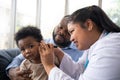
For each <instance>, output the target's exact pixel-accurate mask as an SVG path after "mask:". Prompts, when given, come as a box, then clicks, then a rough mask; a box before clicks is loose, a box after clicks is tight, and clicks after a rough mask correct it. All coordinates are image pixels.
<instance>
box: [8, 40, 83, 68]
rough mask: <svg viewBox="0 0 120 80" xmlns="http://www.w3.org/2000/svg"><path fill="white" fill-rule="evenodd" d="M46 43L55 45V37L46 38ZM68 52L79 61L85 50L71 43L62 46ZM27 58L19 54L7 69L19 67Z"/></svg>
mask: <svg viewBox="0 0 120 80" xmlns="http://www.w3.org/2000/svg"><path fill="white" fill-rule="evenodd" d="M45 42H46V43H52V44H54V45H56V44H55V43H54V41H53V39H46V40H45ZM61 49H62V50H63V51H64V52H65V53H66V54H68V55H69V56H71V58H72V59H73V60H74V61H78V59H79V57H81V56H82V53H83V51H80V50H78V49H77V48H76V46H75V45H74V44H73V43H71V45H70V46H68V47H65V48H61ZM24 59H25V58H24V57H23V55H22V54H20V55H18V56H17V57H15V58H14V59H13V61H12V62H11V63H10V64H9V65H8V67H7V68H6V70H9V69H10V68H13V67H18V66H19V65H20V64H21V62H22V61H23V60H24Z"/></svg>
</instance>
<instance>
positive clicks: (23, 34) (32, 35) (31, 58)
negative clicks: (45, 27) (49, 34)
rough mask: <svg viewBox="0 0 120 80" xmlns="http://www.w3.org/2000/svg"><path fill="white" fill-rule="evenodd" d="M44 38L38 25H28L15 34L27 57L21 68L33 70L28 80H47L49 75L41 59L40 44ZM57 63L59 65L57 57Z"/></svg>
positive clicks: (18, 44) (17, 42)
mask: <svg viewBox="0 0 120 80" xmlns="http://www.w3.org/2000/svg"><path fill="white" fill-rule="evenodd" d="M42 40H43V38H42V35H41V32H40V30H39V29H37V28H36V27H32V26H27V27H23V28H22V29H20V30H19V31H18V32H17V33H16V34H15V41H16V44H17V46H18V47H19V48H20V50H21V52H22V54H23V56H24V57H25V58H26V59H25V60H24V61H23V62H22V63H21V65H20V70H23V71H26V70H31V71H32V73H31V74H30V75H28V76H29V79H28V80H47V79H48V76H47V73H46V72H45V70H44V67H43V65H42V63H41V60H40V55H39V44H40V42H41V41H42ZM55 63H56V65H59V61H58V59H57V58H56V57H55Z"/></svg>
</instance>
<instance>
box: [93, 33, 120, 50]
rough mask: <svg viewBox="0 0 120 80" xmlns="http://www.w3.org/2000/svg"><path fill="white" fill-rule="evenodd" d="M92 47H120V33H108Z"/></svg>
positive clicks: (95, 48)
mask: <svg viewBox="0 0 120 80" xmlns="http://www.w3.org/2000/svg"><path fill="white" fill-rule="evenodd" d="M91 48H92V50H103V49H104V50H105V49H107V50H108V49H110V50H111V49H112V50H118V48H119V49H120V33H108V35H106V36H104V37H103V38H101V39H99V40H98V41H97V42H96V43H95V44H94V45H93V46H92V47H91Z"/></svg>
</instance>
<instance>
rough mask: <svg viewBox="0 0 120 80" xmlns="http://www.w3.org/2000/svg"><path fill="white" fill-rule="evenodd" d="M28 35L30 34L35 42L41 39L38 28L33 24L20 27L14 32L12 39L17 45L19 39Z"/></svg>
mask: <svg viewBox="0 0 120 80" xmlns="http://www.w3.org/2000/svg"><path fill="white" fill-rule="evenodd" d="M28 36H31V37H33V38H35V39H36V41H37V42H40V41H41V40H43V37H42V34H41V31H40V29H38V28H37V27H35V26H26V27H23V28H21V29H20V30H19V31H18V32H17V33H16V34H15V37H14V39H15V41H16V44H17V45H18V41H19V40H21V39H24V38H26V37H28Z"/></svg>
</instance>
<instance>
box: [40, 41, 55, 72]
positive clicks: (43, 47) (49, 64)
mask: <svg viewBox="0 0 120 80" xmlns="http://www.w3.org/2000/svg"><path fill="white" fill-rule="evenodd" d="M39 54H40V57H41V62H42V64H43V66H44V68H45V70H46V72H47V74H49V72H50V70H51V69H52V68H53V67H55V64H54V46H53V45H52V44H46V43H45V42H43V41H41V43H40V47H39Z"/></svg>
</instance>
